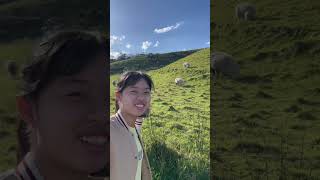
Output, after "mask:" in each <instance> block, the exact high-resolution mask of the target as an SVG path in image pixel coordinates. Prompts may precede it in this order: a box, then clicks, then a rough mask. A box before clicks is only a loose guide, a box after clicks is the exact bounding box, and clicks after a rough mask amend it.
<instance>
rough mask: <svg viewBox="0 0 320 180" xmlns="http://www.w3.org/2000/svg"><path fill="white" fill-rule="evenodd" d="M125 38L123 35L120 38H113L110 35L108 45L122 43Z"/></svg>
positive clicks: (113, 36)
mask: <svg viewBox="0 0 320 180" xmlns="http://www.w3.org/2000/svg"><path fill="white" fill-rule="evenodd" d="M125 38H126V36H125V35H122V36H115V35H111V36H110V45H111V46H112V45H113V44H115V43H120V42H121V41H123V40H124V39H125Z"/></svg>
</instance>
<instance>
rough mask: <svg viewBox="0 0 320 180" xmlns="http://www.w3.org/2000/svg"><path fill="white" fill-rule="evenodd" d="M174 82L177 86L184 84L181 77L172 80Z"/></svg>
mask: <svg viewBox="0 0 320 180" xmlns="http://www.w3.org/2000/svg"><path fill="white" fill-rule="evenodd" d="M174 82H175V83H176V85H178V86H182V85H183V84H184V80H183V79H182V78H176V79H175V80H174Z"/></svg>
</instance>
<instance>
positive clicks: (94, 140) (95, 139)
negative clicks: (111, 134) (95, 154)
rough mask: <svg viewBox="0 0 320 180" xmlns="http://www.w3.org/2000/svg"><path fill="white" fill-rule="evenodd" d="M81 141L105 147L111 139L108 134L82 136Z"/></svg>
mask: <svg viewBox="0 0 320 180" xmlns="http://www.w3.org/2000/svg"><path fill="white" fill-rule="evenodd" d="M80 141H81V142H83V143H86V144H89V145H94V146H101V147H105V146H106V145H107V142H108V141H109V139H108V137H107V136H81V137H80Z"/></svg>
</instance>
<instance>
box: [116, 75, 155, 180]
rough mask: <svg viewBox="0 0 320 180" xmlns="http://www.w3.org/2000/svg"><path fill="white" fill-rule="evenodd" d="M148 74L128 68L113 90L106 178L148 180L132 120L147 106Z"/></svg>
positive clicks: (144, 155) (148, 100)
mask: <svg viewBox="0 0 320 180" xmlns="http://www.w3.org/2000/svg"><path fill="white" fill-rule="evenodd" d="M152 89H153V82H152V79H151V77H150V76H148V75H147V74H145V73H142V72H139V71H130V72H126V73H124V74H123V75H122V76H121V77H120V81H119V82H118V84H117V89H116V93H115V94H116V107H117V113H116V114H115V115H113V116H111V117H110V164H111V166H110V179H112V180H123V179H126V180H142V179H143V180H150V179H152V175H151V170H150V165H149V161H148V157H147V154H146V152H145V150H144V147H143V142H142V139H141V136H140V133H138V130H137V129H136V127H135V122H136V120H137V119H139V117H141V116H142V115H144V114H145V112H146V111H147V110H148V109H149V107H150V101H151V90H152Z"/></svg>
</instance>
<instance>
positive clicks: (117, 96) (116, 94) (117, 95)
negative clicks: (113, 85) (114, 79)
mask: <svg viewBox="0 0 320 180" xmlns="http://www.w3.org/2000/svg"><path fill="white" fill-rule="evenodd" d="M115 96H116V101H118V100H119V99H120V98H121V93H120V92H115Z"/></svg>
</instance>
